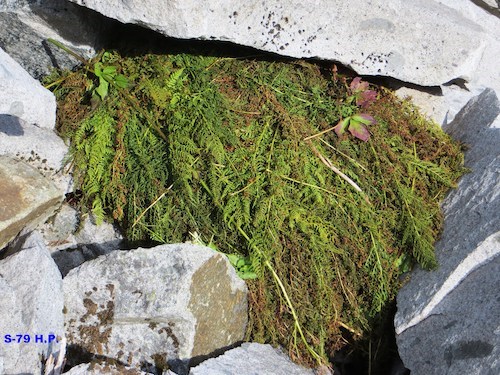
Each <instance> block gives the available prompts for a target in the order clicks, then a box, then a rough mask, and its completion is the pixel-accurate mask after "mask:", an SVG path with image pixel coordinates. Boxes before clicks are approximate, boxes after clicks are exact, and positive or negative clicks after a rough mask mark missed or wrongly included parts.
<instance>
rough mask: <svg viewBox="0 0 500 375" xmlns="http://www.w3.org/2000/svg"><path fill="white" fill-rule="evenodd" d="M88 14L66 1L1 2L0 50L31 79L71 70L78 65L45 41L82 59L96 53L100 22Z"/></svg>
mask: <svg viewBox="0 0 500 375" xmlns="http://www.w3.org/2000/svg"><path fill="white" fill-rule="evenodd" d="M94 16H95V15H94V14H92V12H91V11H89V10H88V9H85V8H81V7H78V6H75V5H74V4H71V3H69V2H67V1H65V0H22V1H10V0H9V1H7V2H0V24H1V25H2V27H1V28H0V47H1V48H3V49H4V50H5V51H6V52H7V53H9V55H11V56H12V58H14V59H15V60H16V61H17V62H19V64H21V66H22V67H23V68H24V69H26V71H28V72H29V73H30V74H31V75H32V76H33V77H34V78H37V79H39V78H41V77H42V76H45V75H47V74H49V73H50V72H51V70H52V69H53V68H63V69H64V68H66V69H71V68H72V67H74V66H75V65H77V64H78V63H79V62H78V60H76V59H75V58H73V57H71V56H69V55H68V54H67V53H66V52H64V51H62V50H60V49H59V48H58V47H56V46H54V45H53V44H51V43H49V42H47V39H48V38H52V39H56V40H58V41H60V42H63V43H64V44H65V45H67V46H68V47H70V48H71V49H72V50H74V51H75V52H77V53H79V54H80V55H82V56H84V57H86V58H87V57H91V56H92V55H93V54H94V53H95V49H94V46H95V44H96V39H97V38H98V35H99V33H100V32H102V31H103V29H102V22H96V19H95V17H94Z"/></svg>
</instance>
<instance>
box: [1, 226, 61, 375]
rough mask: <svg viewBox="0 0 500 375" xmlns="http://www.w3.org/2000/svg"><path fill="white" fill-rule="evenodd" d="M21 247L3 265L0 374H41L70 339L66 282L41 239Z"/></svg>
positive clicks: (32, 237)
mask: <svg viewBox="0 0 500 375" xmlns="http://www.w3.org/2000/svg"><path fill="white" fill-rule="evenodd" d="M20 245H21V246H20V247H21V248H20V250H19V251H18V252H16V253H15V254H13V255H11V256H9V257H7V258H5V259H2V260H0V296H1V297H0V316H1V317H2V319H1V330H0V340H1V341H0V342H1V345H0V369H1V368H2V363H3V370H2V371H1V372H0V373H2V374H40V373H41V372H42V359H43V358H47V357H48V355H49V354H50V353H55V352H56V351H57V350H58V348H57V343H56V342H55V341H56V340H57V339H56V337H57V336H59V338H61V337H62V336H64V317H63V311H62V309H63V293H62V277H61V274H60V273H59V270H58V269H57V266H56V265H55V263H54V261H53V260H52V258H51V257H50V254H49V252H48V250H47V249H46V248H45V246H44V244H43V240H42V239H41V237H40V235H39V234H38V233H36V232H34V233H33V234H31V235H29V236H28V237H27V238H26V239H25V240H24V242H23V243H22V244H20ZM7 335H10V337H7ZM16 335H22V337H21V339H20V342H18V341H17V340H18V337H17V336H16ZM10 339H12V341H11V340H10ZM8 341H11V342H8ZM49 341H52V342H49Z"/></svg>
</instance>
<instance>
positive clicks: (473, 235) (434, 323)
mask: <svg viewBox="0 0 500 375" xmlns="http://www.w3.org/2000/svg"><path fill="white" fill-rule="evenodd" d="M499 113H500V103H499V101H498V98H497V97H496V95H495V93H494V91H493V90H491V89H487V90H485V91H484V92H483V93H482V94H481V95H479V96H477V97H475V98H473V99H472V100H471V101H470V102H469V103H468V104H467V105H466V106H465V107H464V108H463V109H462V111H461V112H459V113H458V115H457V116H456V117H455V120H454V121H453V122H451V123H450V124H449V125H448V126H447V127H446V129H445V130H446V131H448V132H449V133H450V135H452V136H453V137H454V138H456V139H458V140H460V141H462V142H464V143H465V144H467V145H468V146H469V150H468V151H467V152H466V153H465V165H466V166H467V167H468V168H470V169H471V172H470V173H469V174H466V175H465V176H463V177H462V179H461V180H460V182H459V184H458V187H457V189H456V190H454V191H452V192H451V193H450V194H449V195H448V197H447V198H446V199H445V201H444V202H443V211H444V214H445V222H444V231H443V234H442V236H441V239H440V241H439V242H438V243H437V244H436V256H437V258H438V263H439V268H438V269H437V270H435V271H432V272H428V271H423V270H421V269H415V270H414V271H412V273H411V276H410V280H409V282H408V283H407V284H406V285H405V286H404V287H403V288H402V289H401V290H400V292H399V294H398V297H397V303H398V312H397V314H396V317H395V321H394V325H395V329H396V334H397V344H398V348H399V353H400V356H401V359H402V360H403V362H404V364H405V366H406V367H407V368H409V369H410V370H411V372H412V374H417V375H418V374H453V373H467V374H477V375H480V374H481V375H482V374H491V375H493V374H498V373H499V372H500V360H499V358H500V336H499V335H498V329H499V327H500V318H499V315H498V311H499V310H500V300H499V299H498V275H499V272H500V257H499V256H498V255H500V217H499V216H498V213H499V212H500V195H499V192H500V148H499V147H498V145H499V144H500V129H499V128H497V127H494V126H493V125H495V119H496V118H497V117H498V115H499Z"/></svg>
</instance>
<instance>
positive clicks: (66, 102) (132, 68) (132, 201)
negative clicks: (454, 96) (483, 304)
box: [53, 53, 463, 363]
mask: <svg viewBox="0 0 500 375" xmlns="http://www.w3.org/2000/svg"><path fill="white" fill-rule="evenodd" d="M106 56H107V57H106V62H105V63H106V64H107V65H109V66H113V74H120V75H123V76H124V77H127V79H128V85H127V86H126V87H123V88H122V89H118V88H116V89H115V90H113V88H112V87H110V88H109V92H107V96H105V98H104V100H102V101H99V102H96V100H95V99H96V98H95V97H94V98H92V96H91V94H90V93H91V92H92V91H93V90H95V88H96V86H97V85H99V84H101V85H102V80H101V82H100V83H99V80H98V79H97V78H96V77H95V75H93V74H92V72H90V71H89V70H88V69H87V70H85V69H82V70H80V71H78V72H75V73H72V74H70V76H68V77H67V79H59V80H57V79H56V82H57V84H55V85H54V86H53V87H54V89H55V93H56V95H57V96H58V100H59V124H58V126H59V129H60V131H61V132H62V134H63V135H64V136H65V137H67V138H69V139H70V140H71V145H72V146H71V151H72V162H73V163H74V166H75V169H74V175H75V180H76V184H77V186H78V188H79V189H81V191H82V192H83V202H82V203H83V206H84V207H89V208H90V209H91V210H92V212H93V213H94V214H95V215H96V217H97V218H99V219H100V220H102V219H104V218H105V216H106V214H111V215H112V217H113V218H114V219H115V220H116V221H117V222H118V223H120V225H121V226H122V228H123V229H124V231H125V232H126V235H127V237H128V238H129V239H131V240H144V239H149V240H153V241H157V242H164V243H167V242H168V243H172V242H180V241H186V240H190V239H191V233H196V235H197V237H198V238H199V239H201V240H202V241H205V242H208V241H211V242H213V243H214V244H216V246H217V248H218V249H219V250H221V251H223V252H225V253H227V254H234V255H235V256H236V257H233V261H234V262H233V263H235V264H239V266H240V267H242V270H243V271H244V272H248V273H249V274H250V275H254V274H255V275H256V276H257V278H256V279H253V280H247V283H248V285H249V288H250V306H249V310H250V324H249V329H248V332H249V333H248V335H249V338H251V339H253V340H256V341H262V342H270V343H273V344H281V345H285V346H286V347H287V348H288V349H289V353H290V354H291V355H292V357H293V358H294V359H295V360H297V361H299V362H302V363H312V362H313V361H320V362H324V361H326V360H327V358H328V357H329V356H330V355H332V353H333V352H334V351H335V350H337V349H339V348H341V347H342V346H343V345H344V344H345V342H346V338H347V336H349V337H350V338H355V339H356V338H361V337H362V336H363V335H365V334H367V333H369V331H370V324H371V321H372V319H373V318H374V317H375V316H376V315H377V314H378V313H380V311H381V310H382V309H383V307H384V305H385V304H386V303H387V302H388V301H390V300H391V299H393V297H394V296H395V293H396V291H397V288H398V285H399V284H398V277H399V276H400V274H401V273H402V271H403V270H404V269H405V267H408V265H409V264H411V263H412V261H413V260H416V261H418V262H419V263H420V264H421V265H422V266H423V267H425V268H432V267H435V266H436V261H435V257H434V250H433V244H434V241H435V239H436V237H437V236H438V234H439V231H440V228H441V215H440V210H439V200H440V199H441V198H442V197H443V195H444V194H445V192H446V191H447V190H448V189H449V188H450V187H453V186H454V183H455V181H456V180H457V179H458V177H459V176H460V175H461V174H462V173H463V169H462V167H461V165H462V164H461V163H462V155H461V152H460V148H459V147H458V146H457V145H456V144H454V143H453V142H452V141H451V140H450V139H449V138H448V137H447V136H446V135H445V134H444V133H442V132H441V130H440V129H439V127H438V126H436V125H434V124H432V123H430V122H428V121H426V120H425V119H423V118H422V117H421V116H420V115H419V114H418V113H417V111H416V110H415V108H414V107H413V106H412V105H411V104H410V103H408V102H405V101H403V102H402V101H400V100H398V99H396V98H395V96H394V95H393V94H391V93H390V92H388V91H386V90H383V89H380V90H379V92H378V99H377V100H376V102H375V103H374V104H371V105H370V106H369V108H364V111H365V112H368V113H370V115H372V116H373V117H374V118H375V119H376V121H377V124H376V125H370V126H369V127H368V130H369V132H370V133H371V136H370V138H369V140H368V141H367V142H362V141H360V140H358V139H355V138H353V137H349V136H347V134H345V135H343V136H340V137H339V136H337V134H335V132H333V131H325V130H328V129H330V128H332V126H333V125H335V124H337V123H339V121H340V120H341V119H342V118H343V113H344V112H345V110H343V108H344V106H345V105H346V103H345V100H346V98H347V97H348V96H349V85H348V83H347V80H346V78H344V77H337V76H336V74H334V75H332V74H331V72H330V71H326V70H324V69H321V68H320V67H318V66H317V65H313V64H309V63H305V62H301V61H297V62H277V61H275V62H269V61H255V60H241V59H235V58H216V57H206V56H193V55H186V54H178V55H163V56H160V55H145V56H140V57H129V58H121V57H120V56H119V55H118V54H116V53H115V54H107V55H106ZM108 70H109V69H108ZM349 105H352V103H351V104H349ZM320 133H321V134H320ZM315 135H316V136H315ZM366 139H368V138H366ZM332 166H334V167H335V168H336V169H338V170H340V171H342V172H343V173H344V174H345V175H346V176H347V177H348V178H349V179H350V180H352V181H353V182H354V183H355V185H357V186H358V187H359V188H360V190H361V192H360V191H357V190H356V189H354V188H353V186H352V185H351V184H349V183H348V182H347V181H346V179H345V178H342V177H340V176H339V175H338V174H337V173H334V172H333V171H332V168H331V167H332ZM243 259H244V260H245V261H241V260H243ZM238 262H239V263H238ZM250 266H251V267H250Z"/></svg>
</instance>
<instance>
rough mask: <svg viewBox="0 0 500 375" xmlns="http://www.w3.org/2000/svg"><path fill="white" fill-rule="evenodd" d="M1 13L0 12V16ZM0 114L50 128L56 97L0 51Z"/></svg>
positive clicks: (51, 126)
mask: <svg viewBox="0 0 500 375" xmlns="http://www.w3.org/2000/svg"><path fill="white" fill-rule="evenodd" d="M0 14H1V13H0ZM0 114H8V115H11V116H16V117H19V118H21V119H23V120H24V121H26V122H27V123H29V124H35V125H36V126H39V127H41V128H49V129H53V128H54V126H55V124H56V98H55V97H54V95H53V94H52V93H51V92H50V91H48V90H47V89H45V88H44V87H42V85H41V84H40V83H39V82H37V81H36V80H35V79H34V78H33V77H31V76H30V75H29V74H28V73H27V72H26V71H25V70H24V69H23V68H22V67H21V66H20V65H19V64H18V63H17V62H16V61H14V60H13V59H12V58H11V57H10V56H9V55H8V54H7V53H5V52H4V50H3V49H1V48H0Z"/></svg>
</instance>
